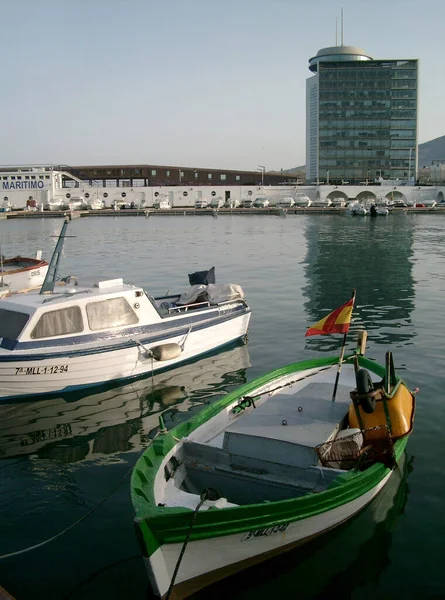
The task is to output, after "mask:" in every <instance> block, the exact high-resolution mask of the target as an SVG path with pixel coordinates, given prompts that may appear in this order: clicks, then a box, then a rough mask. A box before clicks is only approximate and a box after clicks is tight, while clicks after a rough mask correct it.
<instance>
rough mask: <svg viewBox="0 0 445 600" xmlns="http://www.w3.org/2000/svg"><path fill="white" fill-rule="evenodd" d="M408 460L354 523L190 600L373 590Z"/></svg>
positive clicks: (400, 508)
mask: <svg viewBox="0 0 445 600" xmlns="http://www.w3.org/2000/svg"><path fill="white" fill-rule="evenodd" d="M412 470H413V465H412V459H411V460H408V457H407V456H406V454H405V455H403V457H402V459H401V461H400V464H399V466H398V467H397V469H396V470H395V471H394V472H393V474H392V475H391V478H390V480H389V481H388V484H387V485H386V486H385V488H383V490H382V491H381V492H380V494H379V495H378V496H377V497H376V498H375V499H374V500H373V501H372V502H371V504H370V505H369V506H367V507H366V508H365V509H364V510H363V511H362V512H361V513H359V515H358V516H357V517H355V518H354V519H353V520H352V521H350V522H349V523H347V524H345V525H343V526H340V527H339V528H337V529H334V530H333V531H332V532H331V533H328V534H326V535H323V536H321V537H320V538H318V539H317V540H315V541H313V542H311V543H309V544H306V545H304V546H302V547H301V548H298V549H296V550H293V551H291V552H288V553H286V554H283V555H281V556H279V557H277V558H274V559H273V560H269V561H268V563H267V568H265V567H264V565H263V566H260V567H255V568H252V569H250V570H249V571H245V572H243V573H242V574H239V575H237V576H235V577H231V578H230V579H227V580H225V581H224V582H220V583H219V584H217V585H215V586H212V588H208V589H207V590H204V591H203V592H200V593H199V594H196V595H195V596H194V597H193V598H194V600H204V599H205V598H210V597H211V598H213V599H214V600H219V598H226V597H230V598H232V599H233V600H238V599H241V598H242V600H250V599H252V600H253V599H256V600H259V599H263V598H264V599H266V598H273V597H274V596H276V592H277V578H279V590H280V594H279V595H280V597H282V598H298V599H299V600H309V599H311V600H315V599H317V600H322V599H323V600H324V599H325V598H351V597H352V594H353V593H354V591H357V590H359V589H360V586H361V585H371V586H372V584H374V585H375V584H377V583H378V581H379V579H380V577H381V575H382V573H383V572H384V571H385V570H386V568H387V567H388V566H389V565H390V564H391V561H390V558H389V552H390V548H391V540H392V532H393V530H394V527H395V523H396V520H397V518H398V517H399V516H400V515H401V514H403V512H404V508H405V504H406V501H407V497H408V493H409V487H408V483H407V477H408V475H409V473H411V471H412Z"/></svg>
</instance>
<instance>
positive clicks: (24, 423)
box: [0, 214, 445, 600]
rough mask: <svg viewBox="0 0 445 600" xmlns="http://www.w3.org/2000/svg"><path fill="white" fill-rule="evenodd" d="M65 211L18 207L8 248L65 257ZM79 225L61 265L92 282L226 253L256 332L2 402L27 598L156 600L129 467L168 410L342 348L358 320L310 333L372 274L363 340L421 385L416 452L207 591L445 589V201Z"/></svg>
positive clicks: (184, 266)
mask: <svg viewBox="0 0 445 600" xmlns="http://www.w3.org/2000/svg"><path fill="white" fill-rule="evenodd" d="M61 226H62V221H61V220H60V219H32V220H31V219H30V220H27V219H20V220H19V219H17V220H2V221H0V242H1V252H2V253H3V255H5V256H6V257H8V258H9V257H12V256H15V255H18V254H20V255H22V256H33V255H34V253H35V252H36V250H39V249H41V250H43V257H44V258H46V259H49V257H50V256H51V252H52V250H53V248H54V246H55V243H56V238H57V235H58V233H59V232H60V229H61ZM67 233H68V234H69V235H70V236H73V237H69V238H67V240H66V243H65V248H64V254H63V258H62V262H61V275H63V276H65V275H68V274H72V275H74V276H76V277H77V278H78V279H79V280H83V281H85V280H87V281H89V282H94V281H97V280H98V279H111V278H116V277H123V278H124V280H125V281H126V282H130V283H136V284H139V285H142V286H143V287H144V288H145V289H146V290H147V292H148V293H150V294H151V295H154V296H155V295H157V294H163V293H165V292H166V291H167V290H171V291H172V292H175V291H186V290H187V288H188V285H189V284H188V273H191V272H193V271H197V270H204V269H208V268H210V267H212V266H215V270H216V281H217V283H229V282H230V283H238V284H240V285H241V286H242V287H243V289H244V292H245V295H246V299H247V301H248V302H249V304H250V306H251V308H252V320H251V326H250V330H249V340H248V344H247V345H246V346H235V347H231V348H229V349H228V350H227V351H225V352H220V353H218V354H216V355H212V356H207V357H205V358H203V359H202V360H200V361H197V362H195V363H192V364H189V365H184V366H183V367H180V368H178V369H176V370H172V371H170V372H166V373H163V374H161V375H157V376H155V377H153V378H152V377H147V378H145V379H141V380H138V381H136V382H129V383H127V384H125V385H120V386H114V387H113V386H110V387H109V388H108V389H104V388H97V389H93V390H91V391H90V393H84V394H83V395H78V396H75V395H72V396H70V397H64V396H63V395H55V396H54V397H52V398H46V399H43V400H38V399H33V398H32V397H30V398H29V401H26V402H20V403H13V402H8V403H5V402H3V403H1V404H0V485H1V492H2V493H1V495H0V557H1V558H0V586H3V587H4V588H5V589H7V590H8V592H9V593H10V594H12V595H13V596H14V597H15V598H17V600H35V599H45V600H49V599H57V600H68V599H70V600H79V599H82V600H85V599H88V600H90V599H91V600H92V599H95V600H97V599H101V598H104V599H105V598H106V599H107V600H117V599H119V600H122V599H127V598H128V599H135V600H142V599H144V598H150V588H149V584H148V580H147V577H146V573H145V569H144V565H143V560H142V558H141V556H140V549H139V546H138V544H137V541H136V536H135V532H134V526H133V511H132V505H131V498H130V474H131V468H132V466H133V465H134V463H135V462H136V460H137V458H138V457H139V456H140V454H141V452H142V451H143V450H144V448H145V447H146V446H147V445H148V444H149V443H150V438H151V437H152V436H153V435H154V432H155V431H156V426H157V415H158V414H159V413H160V411H162V412H163V414H164V417H165V423H166V426H167V427H171V426H173V425H174V424H176V423H178V422H179V421H181V420H184V419H187V418H188V417H189V416H190V415H191V414H193V413H195V412H197V411H199V410H200V409H201V408H202V406H203V405H204V404H207V403H210V402H213V401H214V400H216V399H217V398H219V397H221V395H223V394H226V393H227V392H228V391H230V390H232V389H234V388H235V387H236V386H238V385H240V384H242V383H244V382H246V381H251V380H252V379H254V378H255V377H257V376H259V375H261V374H263V373H264V372H265V371H268V370H271V369H273V368H276V367H278V366H281V365H283V364H287V363H290V362H294V361H297V360H303V359H307V358H312V357H315V356H321V355H323V354H326V353H329V354H337V353H338V352H339V348H340V344H341V336H338V335H337V336H316V337H313V338H307V339H305V337H304V334H305V331H306V328H307V327H308V326H309V325H311V324H314V323H315V322H317V321H318V320H319V319H320V318H322V317H323V316H325V315H326V313H328V312H329V311H331V310H333V309H334V308H337V307H338V306H339V305H341V304H343V303H344V302H345V301H346V300H347V299H348V298H349V297H350V295H351V291H352V289H353V288H355V289H356V290H357V300H356V308H355V310H354V320H353V323H352V325H351V331H350V334H349V347H350V348H352V347H353V346H354V343H355V335H354V334H355V332H356V331H357V330H359V329H362V328H366V329H367V331H368V335H369V337H368V345H367V356H369V357H372V358H375V359H376V360H378V361H379V362H383V360H384V354H385V351H386V350H388V349H391V350H392V351H393V354H394V361H395V366H396V370H397V372H398V373H399V374H400V375H401V376H402V377H403V378H404V379H405V380H406V382H407V383H408V385H409V386H410V387H412V388H414V387H419V388H420V393H419V395H418V398H417V414H416V420H415V427H414V432H413V434H412V435H411V437H410V440H409V442H408V446H407V452H406V455H405V457H404V464H403V465H402V468H401V469H398V470H397V471H396V472H395V473H394V474H393V476H392V479H391V480H390V484H389V485H388V487H387V488H386V489H385V490H384V492H382V493H381V494H380V496H378V497H377V498H376V500H375V501H373V503H371V504H370V505H369V506H368V507H367V508H366V509H365V510H364V511H363V512H362V513H361V514H360V515H358V516H357V517H356V518H354V519H353V520H352V521H350V522H349V523H346V524H345V525H343V526H341V527H339V528H337V529H336V530H334V531H332V532H330V533H329V534H327V535H325V536H324V537H321V538H319V539H318V540H316V541H314V542H311V543H310V544H308V545H306V546H304V547H301V548H298V549H296V550H294V551H292V552H290V553H287V554H286V555H282V556H280V557H278V558H275V559H273V560H272V561H269V562H268V563H265V564H263V565H262V566H259V567H255V568H252V569H250V570H248V571H245V572H243V573H241V574H239V575H237V576H235V577H232V578H230V579H227V580H225V581H224V582H220V583H219V584H216V585H214V586H213V587H212V588H209V589H207V590H206V591H204V592H201V593H200V594H199V595H197V596H196V598H199V599H201V600H202V599H205V598H212V599H214V598H231V599H233V600H241V599H242V600H250V599H252V600H253V599H255V600H258V599H261V600H262V599H269V598H271V597H279V598H298V599H302V598H304V599H313V598H317V599H318V598H319V599H321V598H329V597H335V598H356V599H360V600H362V599H367V598H372V599H373V600H376V599H377V598H394V597H399V596H401V595H402V594H403V597H404V598H405V599H406V598H434V599H437V598H443V597H445V574H444V570H443V558H441V557H443V556H444V555H445V536H444V528H445V519H444V516H443V515H444V512H443V509H442V507H443V498H444V497H445V465H444V461H443V460H442V455H443V449H444V443H443V424H444V423H445V391H444V390H445V385H444V384H445V371H444V358H443V345H444V342H443V340H444V335H445V310H444V305H445V275H444V273H445V218H444V217H443V216H441V215H435V214H421V215H413V214H397V215H395V214H391V215H390V216H389V217H377V218H374V219H372V218H370V217H365V218H361V217H348V216H346V215H290V214H288V215H287V216H286V217H283V216H272V215H271V216H261V217H260V216H254V215H245V216H229V215H227V216H219V217H218V218H211V217H208V218H199V217H195V216H182V217H181V216H178V217H171V216H169V217H163V216H156V217H150V218H145V217H135V218H131V219H129V218H124V217H119V215H117V216H115V217H108V218H107V217H103V218H102V217H97V218H94V219H76V220H74V221H73V222H72V223H70V225H69V226H68V231H67ZM61 532H63V533H62V534H61V535H59V534H60V533H61ZM47 540H50V541H48V543H44V544H42V545H40V546H39V544H40V543H42V542H46V541H47ZM34 546H37V547H35V548H34V549H30V550H28V551H27V549H29V548H32V547H34ZM11 553H13V554H12V555H11V556H5V555H9V554H11Z"/></svg>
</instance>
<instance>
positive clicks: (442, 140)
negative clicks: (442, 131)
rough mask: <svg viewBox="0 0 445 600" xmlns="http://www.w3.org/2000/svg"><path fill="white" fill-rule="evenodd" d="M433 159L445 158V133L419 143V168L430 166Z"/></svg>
mask: <svg viewBox="0 0 445 600" xmlns="http://www.w3.org/2000/svg"><path fill="white" fill-rule="evenodd" d="M433 160H445V135H442V136H441V137H438V138H436V139H434V140H431V141H429V142H424V143H423V144H419V162H418V165H419V169H421V168H422V167H428V166H429V165H430V164H431V162H432V161H433Z"/></svg>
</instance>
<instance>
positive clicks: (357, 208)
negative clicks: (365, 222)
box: [346, 200, 369, 217]
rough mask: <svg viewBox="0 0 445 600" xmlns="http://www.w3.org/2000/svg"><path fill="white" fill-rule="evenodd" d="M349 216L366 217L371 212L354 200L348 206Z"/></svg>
mask: <svg viewBox="0 0 445 600" xmlns="http://www.w3.org/2000/svg"><path fill="white" fill-rule="evenodd" d="M346 212H347V214H349V215H352V216H361V217H364V216H365V215H367V214H368V212H369V210H368V209H367V208H366V206H365V205H364V204H361V203H360V202H358V201H357V200H353V201H352V202H350V203H349V204H348V206H347V211H346Z"/></svg>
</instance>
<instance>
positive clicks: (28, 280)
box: [0, 250, 49, 296]
mask: <svg viewBox="0 0 445 600" xmlns="http://www.w3.org/2000/svg"><path fill="white" fill-rule="evenodd" d="M48 266H49V265H48V263H47V262H46V260H42V253H41V251H40V250H39V251H38V252H37V253H36V256H35V258H26V257H24V256H14V257H13V258H6V259H5V258H3V256H2V257H1V259H0V295H2V296H4V295H5V294H9V293H11V292H19V291H22V290H30V289H35V288H39V287H41V285H42V284H43V282H44V280H45V277H46V274H47V272H48Z"/></svg>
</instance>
